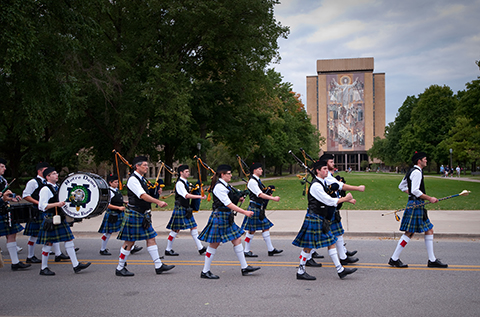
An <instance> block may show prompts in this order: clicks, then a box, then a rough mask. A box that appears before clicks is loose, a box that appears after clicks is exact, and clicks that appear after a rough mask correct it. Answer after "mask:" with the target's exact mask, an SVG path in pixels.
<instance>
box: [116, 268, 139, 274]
mask: <svg viewBox="0 0 480 317" xmlns="http://www.w3.org/2000/svg"><path fill="white" fill-rule="evenodd" d="M115 275H116V276H134V275H135V273H132V272H130V271H129V270H127V268H126V267H124V268H123V269H121V270H117V269H115Z"/></svg>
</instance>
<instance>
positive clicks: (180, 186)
mask: <svg viewBox="0 0 480 317" xmlns="http://www.w3.org/2000/svg"><path fill="white" fill-rule="evenodd" d="M185 184H188V181H187V180H186V179H185V178H183V177H180V180H179V181H178V182H177V183H176V184H175V192H176V193H177V194H179V195H180V196H182V197H183V198H185V199H187V197H185V196H187V194H188V192H187V189H186V188H185Z"/></svg>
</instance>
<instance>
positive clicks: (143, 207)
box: [127, 172, 152, 213]
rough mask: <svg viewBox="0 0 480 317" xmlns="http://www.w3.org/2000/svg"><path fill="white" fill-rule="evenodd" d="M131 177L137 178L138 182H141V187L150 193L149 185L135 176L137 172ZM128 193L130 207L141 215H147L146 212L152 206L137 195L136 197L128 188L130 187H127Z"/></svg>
mask: <svg viewBox="0 0 480 317" xmlns="http://www.w3.org/2000/svg"><path fill="white" fill-rule="evenodd" d="M130 177H135V178H136V179H138V181H139V182H140V185H141V186H142V188H143V190H144V191H145V192H146V193H148V186H147V183H146V182H144V181H143V180H142V179H141V178H140V177H138V176H137V174H135V172H133V173H132V174H131V175H130ZM129 179H130V178H129ZM127 184H128V181H127ZM127 193H128V205H130V206H131V207H133V208H132V209H133V210H135V211H138V212H140V213H145V211H147V210H150V208H151V206H152V204H151V203H149V202H147V201H145V200H143V199H141V198H138V197H137V195H135V193H134V192H132V191H131V190H130V188H128V186H127Z"/></svg>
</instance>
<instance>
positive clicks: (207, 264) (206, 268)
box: [202, 246, 217, 273]
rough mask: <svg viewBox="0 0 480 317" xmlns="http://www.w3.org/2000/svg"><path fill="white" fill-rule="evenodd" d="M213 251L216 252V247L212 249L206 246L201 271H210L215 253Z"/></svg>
mask: <svg viewBox="0 0 480 317" xmlns="http://www.w3.org/2000/svg"><path fill="white" fill-rule="evenodd" d="M215 252H217V249H214V248H212V247H210V246H209V247H207V252H206V253H205V264H204V265H203V270H202V272H203V273H207V272H208V271H210V266H211V265H212V261H213V256H214V255H215Z"/></svg>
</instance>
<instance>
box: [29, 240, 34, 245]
mask: <svg viewBox="0 0 480 317" xmlns="http://www.w3.org/2000/svg"><path fill="white" fill-rule="evenodd" d="M27 244H28V245H35V242H33V241H28V243H27Z"/></svg>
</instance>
